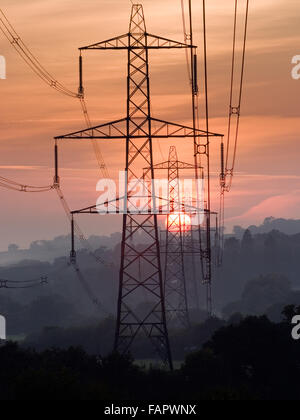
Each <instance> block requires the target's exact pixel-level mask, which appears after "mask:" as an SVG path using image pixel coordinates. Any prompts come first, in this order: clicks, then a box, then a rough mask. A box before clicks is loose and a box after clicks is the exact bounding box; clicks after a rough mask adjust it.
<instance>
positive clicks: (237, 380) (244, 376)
mask: <svg viewBox="0 0 300 420" xmlns="http://www.w3.org/2000/svg"><path fill="white" fill-rule="evenodd" d="M298 309H300V308H295V307H287V308H286V309H285V311H284V315H285V319H284V321H283V322H282V323H280V324H275V323H272V322H271V321H269V320H268V318H267V317H264V316H263V317H248V318H246V319H244V320H242V321H241V322H238V320H237V318H235V322H234V323H232V324H231V325H227V326H226V327H221V328H219V329H218V330H217V331H216V332H215V334H214V335H213V337H212V338H211V339H210V341H208V342H207V343H206V344H205V345H204V347H203V349H202V350H200V351H198V352H195V353H191V354H189V355H188V356H187V357H186V360H185V362H184V364H183V365H182V367H181V368H180V369H178V370H175V371H174V372H167V371H165V370H159V369H157V368H156V369H155V368H151V367H150V368H149V367H148V368H147V369H146V368H145V367H144V368H143V367H138V366H137V365H135V364H134V362H133V360H132V359H131V357H130V356H128V357H121V356H119V355H117V354H111V355H109V356H107V357H105V358H101V357H96V356H89V355H88V354H86V353H85V352H84V351H83V350H82V349H80V348H74V347H73V348H72V347H71V348H69V349H68V350H58V349H52V350H45V351H43V352H40V353H38V352H35V351H33V350H30V349H21V348H20V347H18V345H17V344H15V343H7V344H6V345H3V346H2V347H0V396H1V399H2V400H103V401H108V400H110V401H114V400H119V401H120V400H133V401H139V400H143V401H145V400H152V401H158V400H159V399H160V398H161V396H163V398H164V399H165V400H168V401H176V402H183V401H191V400H198V401H200V400H298V399H299V398H300V390H299V386H298V384H299V380H300V341H294V340H293V339H292V337H291V325H290V323H289V319H290V317H291V316H292V315H293V314H294V313H297V311H298Z"/></svg>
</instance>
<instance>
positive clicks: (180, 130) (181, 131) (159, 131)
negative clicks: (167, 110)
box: [151, 118, 223, 138]
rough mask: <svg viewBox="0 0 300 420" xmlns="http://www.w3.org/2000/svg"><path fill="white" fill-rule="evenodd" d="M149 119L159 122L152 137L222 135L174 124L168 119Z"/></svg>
mask: <svg viewBox="0 0 300 420" xmlns="http://www.w3.org/2000/svg"><path fill="white" fill-rule="evenodd" d="M151 121H152V122H154V123H156V124H160V126H159V127H158V128H156V129H155V130H154V131H153V133H152V137H153V138H156V137H158V138H164V137H167V138H169V137H192V138H194V137H195V136H196V137H206V138H207V137H223V134H217V133H211V132H208V131H204V130H199V129H195V130H194V128H192V127H188V126H185V125H182V124H176V123H172V122H169V121H164V120H159V119H157V118H151Z"/></svg>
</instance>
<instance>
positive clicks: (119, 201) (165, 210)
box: [71, 195, 216, 216]
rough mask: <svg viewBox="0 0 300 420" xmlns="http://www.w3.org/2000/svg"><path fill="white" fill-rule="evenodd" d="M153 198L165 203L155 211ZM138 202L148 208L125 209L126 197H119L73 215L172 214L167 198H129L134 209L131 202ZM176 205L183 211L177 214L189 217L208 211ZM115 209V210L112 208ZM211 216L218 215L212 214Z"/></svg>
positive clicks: (177, 202) (180, 204) (76, 211)
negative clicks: (145, 202) (144, 203)
mask: <svg viewBox="0 0 300 420" xmlns="http://www.w3.org/2000/svg"><path fill="white" fill-rule="evenodd" d="M151 198H153V199H155V201H157V202H161V203H164V204H162V205H160V206H157V207H156V208H155V209H154V208H152V206H150V204H151ZM133 199H134V200H137V201H139V200H140V201H145V200H148V202H147V208H146V205H144V206H143V208H142V209H140V208H139V207H138V206H136V209H135V210H134V209H128V210H126V208H125V205H124V203H125V201H126V197H125V196H123V197H117V198H115V199H112V200H107V201H104V202H103V203H98V204H96V205H93V206H89V207H86V208H83V209H80V210H74V211H72V213H71V214H124V213H128V214H129V215H130V214H132V215H141V216H147V215H151V214H157V215H168V214H170V207H169V206H170V200H169V199H167V198H163V197H159V196H155V197H153V196H151V197H149V196H148V195H147V196H146V195H134V196H130V195H129V196H128V197H127V200H128V202H129V205H130V206H132V207H134V205H133V203H132V201H130V200H133ZM174 205H175V206H178V208H180V209H181V210H179V211H177V212H176V214H181V213H182V214H189V215H196V214H203V215H204V214H206V213H207V210H206V209H203V208H200V207H196V206H193V205H189V204H185V203H182V202H179V201H177V200H175V201H174ZM103 207H107V209H104V208H103ZM112 207H113V208H112ZM211 214H216V213H213V212H211Z"/></svg>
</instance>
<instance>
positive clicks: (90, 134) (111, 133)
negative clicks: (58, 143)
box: [55, 118, 127, 140]
mask: <svg viewBox="0 0 300 420" xmlns="http://www.w3.org/2000/svg"><path fill="white" fill-rule="evenodd" d="M126 123H127V118H122V119H120V120H116V121H112V122H109V123H105V124H101V125H97V126H95V127H91V128H88V129H85V130H79V131H75V132H74V133H69V134H65V135H62V136H57V137H55V140H62V139H78V140H81V139H123V138H126Z"/></svg>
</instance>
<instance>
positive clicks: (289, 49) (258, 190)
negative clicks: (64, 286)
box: [0, 0, 300, 249]
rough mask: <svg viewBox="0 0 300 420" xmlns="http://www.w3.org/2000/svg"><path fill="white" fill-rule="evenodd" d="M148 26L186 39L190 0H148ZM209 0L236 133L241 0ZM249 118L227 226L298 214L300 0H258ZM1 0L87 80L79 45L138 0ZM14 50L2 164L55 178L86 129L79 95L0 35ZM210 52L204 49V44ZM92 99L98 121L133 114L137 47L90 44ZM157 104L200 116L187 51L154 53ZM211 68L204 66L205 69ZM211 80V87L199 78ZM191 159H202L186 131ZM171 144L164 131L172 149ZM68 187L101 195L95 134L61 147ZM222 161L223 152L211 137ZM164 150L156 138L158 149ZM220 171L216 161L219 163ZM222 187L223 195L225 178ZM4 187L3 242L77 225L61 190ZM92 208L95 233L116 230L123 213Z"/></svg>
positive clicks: (112, 159) (114, 160)
mask: <svg viewBox="0 0 300 420" xmlns="http://www.w3.org/2000/svg"><path fill="white" fill-rule="evenodd" d="M142 3H143V5H144V8H145V14H146V22H147V29H148V31H149V32H151V33H154V34H158V35H162V36H167V37H171V38H173V39H178V40H182V39H183V34H182V26H181V11H180V0H144V1H143V2H142ZM200 3H201V2H200V1H195V0H194V8H195V14H194V25H195V31H196V36H195V38H196V39H195V43H196V44H199V45H200V43H201V37H200V30H201V19H202V18H201V13H200V6H198V5H200ZM207 3H208V6H207V7H208V10H207V12H208V16H207V20H208V23H207V24H208V46H209V92H210V113H211V121H210V127H211V130H212V131H215V132H224V133H225V132H226V124H227V120H226V115H227V113H228V95H229V71H230V58H231V56H230V46H231V37H232V19H233V5H234V1H233V0H210V1H208V2H207ZM250 3H251V6H250V21H249V37H248V40H249V42H248V54H247V63H246V76H245V90H244V100H243V108H242V113H243V119H242V121H241V132H240V144H239V155H238V163H237V173H236V178H235V181H234V187H233V190H232V192H231V194H230V195H228V196H227V227H228V229H230V228H231V227H232V226H233V225H234V224H242V225H247V224H250V223H258V222H260V221H262V220H263V218H264V217H267V216H271V215H272V216H275V217H276V216H278V217H279V216H282V217H292V218H299V214H300V211H299V210H300V199H299V197H300V195H299V194H298V192H299V191H298V190H300V186H299V176H300V170H299V158H298V156H299V152H300V150H299V149H300V146H299V142H298V140H299V132H300V119H299V116H298V113H299V99H300V81H295V80H293V79H292V78H291V69H292V65H291V59H292V57H293V56H295V55H299V54H300V33H299V17H300V3H299V1H298V0H277V1H276V2H274V0H272V1H271V0H260V1H258V0H250ZM1 7H2V9H3V10H4V12H5V13H6V14H7V16H8V18H9V19H10V21H11V23H12V24H13V26H15V28H16V29H17V31H18V32H19V33H20V35H21V36H22V38H23V40H24V41H25V42H26V43H27V44H28V45H29V46H30V48H31V50H32V51H33V53H34V54H35V55H36V56H37V57H38V58H39V59H40V61H41V62H42V63H43V64H44V66H45V67H46V68H47V69H48V71H49V72H51V73H52V74H53V75H55V77H56V78H57V79H58V80H59V81H60V82H62V83H63V84H65V85H66V86H67V87H68V88H70V89H72V90H76V89H77V57H78V51H77V48H78V47H80V46H84V45H87V44H90V43H92V42H97V41H101V40H104V39H107V38H109V37H112V36H115V35H118V34H122V33H125V32H127V31H128V21H129V14H130V1H129V0H97V1H95V0H85V1H84V2H83V1H78V0H59V1H58V0H51V1H50V0H3V1H2V2H1ZM0 43H1V44H0V55H4V56H5V57H6V60H7V80H0V89H1V98H2V100H1V103H0V115H1V117H0V118H1V120H0V124H1V136H0V145H1V158H0V174H1V175H2V176H5V177H8V178H13V179H15V180H18V181H20V182H24V183H28V184H42V185H43V184H49V182H51V180H52V177H53V170H52V165H53V140H52V139H53V137H54V136H55V135H59V134H64V133H66V132H69V131H73V130H77V129H81V128H84V121H83V117H82V114H81V112H80V108H79V104H78V102H77V101H76V100H75V99H70V98H68V97H64V96H61V95H59V94H58V93H56V92H55V91H52V90H51V89H50V88H48V87H47V86H45V85H44V84H43V83H42V82H41V81H40V80H39V79H37V78H36V76H35V75H34V74H32V73H31V71H30V69H28V68H27V67H26V66H25V64H24V63H23V62H22V61H21V59H20V58H19V57H18V56H17V55H16V53H15V52H14V50H13V49H12V48H11V46H10V45H9V44H8V43H7V41H6V40H5V39H4V38H3V37H2V35H1V36H0ZM200 51H201V50H200ZM84 62H85V71H84V77H85V87H86V98H87V103H88V107H89V110H90V114H91V118H92V120H93V122H94V123H95V124H98V123H101V122H106V121H110V120H113V119H117V118H119V117H123V116H124V114H125V99H126V98H125V94H126V80H125V76H126V56H125V54H124V53H120V52H89V53H87V54H86V55H85V59H84ZM150 70H151V76H152V80H151V88H152V104H153V112H154V115H155V116H156V117H158V118H163V119H167V120H170V121H172V120H173V121H175V122H183V123H187V124H190V123H191V122H190V94H189V86H188V80H187V72H186V63H185V56H184V52H183V51H179V52H178V51H176V52H171V51H169V52H162V51H157V52H153V53H152V54H151V67H150ZM199 75H200V76H201V71H200V70H199ZM200 87H202V85H201V83H200ZM172 144H175V145H176V146H177V147H178V154H179V157H180V159H181V160H186V161H191V160H192V155H191V150H192V149H191V148H189V147H187V144H185V145H184V146H183V143H182V141H175V142H172ZM170 145H171V143H169V142H166V141H162V142H161V149H162V154H163V156H164V157H165V158H166V156H167V154H168V147H169V146H170ZM101 148H102V152H103V155H104V158H105V160H106V162H107V164H108V166H109V169H110V172H111V174H112V175H113V176H115V175H116V173H117V170H118V169H120V168H121V169H123V167H124V153H123V151H124V148H123V145H122V143H121V142H119V141H112V142H105V143H104V142H102V143H101ZM60 150H61V162H60V163H61V168H62V169H61V176H62V187H63V189H64V191H65V194H66V197H67V199H68V201H69V203H70V206H71V208H73V209H75V208H79V207H82V206H85V205H92V204H93V203H95V200H96V198H97V195H96V191H95V185H96V182H97V180H98V171H97V164H96V161H95V158H94V156H93V152H92V149H91V147H90V143H88V142H87V143H79V142H77V143H76V142H68V143H67V142H66V143H64V144H63V145H62V146H61V147H60ZM212 155H213V156H212V163H213V170H214V171H216V170H217V169H218V165H219V155H218V153H217V149H216V148H214V147H213V148H212ZM161 159H162V156H161V153H160V151H159V148H158V147H156V153H155V160H156V162H158V161H161ZM215 173H216V172H215ZM213 187H214V196H215V197H216V195H217V194H216V193H217V190H216V185H214V186H213ZM0 193H1V223H0V226H1V227H0V231H1V237H0V249H6V248H7V245H8V244H10V243H12V242H15V243H18V244H20V245H22V246H25V245H27V244H28V243H29V242H30V241H32V240H35V239H48V238H52V237H54V236H56V235H59V234H65V233H68V232H69V226H68V223H67V222H66V219H65V216H64V214H63V212H62V210H61V208H60V204H59V202H58V200H57V199H56V196H55V194H54V193H53V192H50V193H45V194H42V195H33V196H32V195H29V194H28V195H26V194H21V193H15V192H8V191H5V190H3V189H1V191H0ZM103 217H104V216H99V217H97V216H95V218H93V217H87V218H83V219H82V223H83V227H84V228H85V229H86V230H87V232H88V233H92V232H94V233H97V234H100V233H105V234H107V233H110V232H112V231H115V230H116V226H117V225H118V223H119V222H118V221H119V218H118V217H117V218H111V217H110V218H109V219H105V221H104V220H103Z"/></svg>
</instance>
